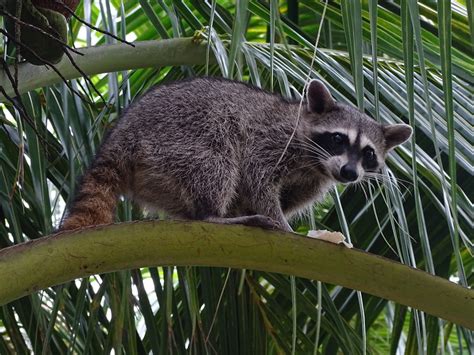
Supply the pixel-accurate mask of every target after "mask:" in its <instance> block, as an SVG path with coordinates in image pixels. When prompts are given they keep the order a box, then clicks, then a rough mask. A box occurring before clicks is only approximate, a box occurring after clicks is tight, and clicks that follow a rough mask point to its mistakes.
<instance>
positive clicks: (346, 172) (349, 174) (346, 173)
mask: <svg viewBox="0 0 474 355" xmlns="http://www.w3.org/2000/svg"><path fill="white" fill-rule="evenodd" d="M341 177H342V178H343V179H344V180H347V181H355V180H357V177H358V175H357V171H356V169H354V167H352V166H350V165H349V164H346V165H344V166H343V167H342V168H341Z"/></svg>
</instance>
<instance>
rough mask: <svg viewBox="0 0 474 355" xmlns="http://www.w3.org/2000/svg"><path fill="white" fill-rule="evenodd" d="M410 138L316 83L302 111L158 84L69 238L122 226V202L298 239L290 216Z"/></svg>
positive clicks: (118, 136)
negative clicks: (80, 231)
mask: <svg viewBox="0 0 474 355" xmlns="http://www.w3.org/2000/svg"><path fill="white" fill-rule="evenodd" d="M411 133H412V129H411V127H410V126H408V125H405V124H394V125H381V124H379V123H377V122H376V121H374V120H373V119H371V118H369V117H368V116H367V115H365V114H364V113H362V112H360V111H359V110H357V109H355V108H353V107H350V106H348V105H344V104H342V103H336V102H335V100H334V99H333V98H332V96H331V94H330V92H329V90H328V89H327V87H326V86H325V85H324V84H323V82H321V81H319V80H313V81H311V82H310V83H309V85H308V87H307V94H306V97H305V100H304V102H303V105H302V106H300V102H299V100H298V101H296V100H289V99H286V98H283V97H281V96H280V95H277V94H273V93H270V92H267V91H264V90H262V89H259V88H256V87H253V86H250V85H248V84H244V83H241V82H236V81H231V80H225V79H217V78H209V77H205V78H195V79H191V80H185V81H180V82H173V83H170V84H166V85H161V86H159V87H156V88H154V89H152V90H151V91H149V92H148V93H146V94H145V95H144V96H142V97H141V98H140V99H138V100H137V101H136V102H135V103H134V104H133V105H131V107H129V109H128V110H127V111H126V112H125V113H124V114H123V116H122V117H121V118H120V119H119V121H118V123H117V124H116V126H115V127H114V128H113V129H112V130H111V132H110V133H109V134H108V136H107V137H106V139H105V140H104V142H103V144H102V145H101V147H100V149H99V151H98V153H97V155H96V157H95V160H94V161H93V163H92V165H91V166H90V168H89V169H88V170H87V172H86V173H85V175H84V176H83V178H82V182H81V183H80V185H79V189H78V192H77V195H76V196H75V199H74V200H73V203H72V205H71V208H70V210H69V212H68V213H67V215H66V218H65V219H64V220H63V222H62V223H61V226H60V230H71V229H77V228H81V227H85V226H90V225H98V224H105V223H111V222H113V220H114V209H115V206H116V202H117V198H118V197H119V196H120V195H123V196H126V197H128V198H130V199H132V200H133V201H134V202H135V203H137V204H138V205H140V206H142V207H144V208H147V209H148V210H163V211H165V212H166V213H167V214H169V215H170V216H172V217H174V218H178V219H191V220H204V221H210V222H217V223H225V224H230V223H238V224H245V225H252V226H261V227H265V228H278V229H282V230H285V231H292V229H291V227H290V225H289V223H288V220H289V219H290V218H291V217H292V216H294V215H295V214H297V213H298V212H300V211H302V210H304V209H305V208H307V207H308V206H309V205H311V204H312V203H314V202H315V201H317V200H318V199H321V198H322V197H323V196H324V194H325V193H326V192H327V191H328V190H329V189H330V188H331V187H333V186H334V185H335V184H337V183H343V184H348V183H356V182H358V181H360V180H362V179H364V178H365V177H366V176H367V175H368V174H370V173H374V172H377V171H379V170H380V169H381V168H382V167H383V166H384V161H385V157H386V155H387V153H388V152H389V151H390V150H391V149H392V148H394V147H395V146H397V145H399V144H401V143H403V142H404V141H406V140H407V139H408V138H409V137H410V135H411ZM290 138H291V139H290Z"/></svg>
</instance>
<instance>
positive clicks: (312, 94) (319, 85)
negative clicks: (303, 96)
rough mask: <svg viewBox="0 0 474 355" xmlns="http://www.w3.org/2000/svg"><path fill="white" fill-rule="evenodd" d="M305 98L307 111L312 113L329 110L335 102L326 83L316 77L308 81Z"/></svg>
mask: <svg viewBox="0 0 474 355" xmlns="http://www.w3.org/2000/svg"><path fill="white" fill-rule="evenodd" d="M307 99H308V111H309V112H314V113H323V112H327V111H330V110H331V109H332V108H333V107H334V105H335V104H336V102H335V101H334V99H333V98H332V96H331V93H330V92H329V90H328V88H327V87H326V85H324V83H323V82H322V81H320V80H316V79H313V80H311V81H310V82H309V85H308V94H307Z"/></svg>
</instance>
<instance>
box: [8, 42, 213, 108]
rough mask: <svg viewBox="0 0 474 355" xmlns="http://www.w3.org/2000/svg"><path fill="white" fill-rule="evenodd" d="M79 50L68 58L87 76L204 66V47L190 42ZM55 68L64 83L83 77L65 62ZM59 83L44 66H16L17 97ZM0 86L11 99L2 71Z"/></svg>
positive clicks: (58, 78)
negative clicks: (173, 67) (64, 80)
mask: <svg viewBox="0 0 474 355" xmlns="http://www.w3.org/2000/svg"><path fill="white" fill-rule="evenodd" d="M79 50H80V52H81V53H82V55H78V54H76V53H73V54H71V57H72V58H73V61H74V62H75V63H76V64H77V65H78V66H79V67H80V68H81V69H82V71H83V72H84V73H85V74H87V75H94V74H100V73H110V72H115V71H122V70H131V69H138V68H148V67H162V66H167V65H199V64H205V61H206V45H205V43H204V42H203V43H197V42H196V40H195V39H193V38H176V39H168V40H158V41H142V42H137V43H135V47H131V46H129V45H127V44H122V43H120V44H109V45H102V46H96V47H87V48H79ZM55 68H56V69H57V70H58V71H59V72H60V73H61V75H62V76H63V77H64V78H65V79H74V78H78V77H81V76H82V75H83V74H81V73H80V72H79V71H78V70H77V69H76V68H75V67H74V66H73V65H72V64H71V62H70V61H69V60H68V59H67V58H63V59H62V60H61V61H60V62H59V63H58V64H56V65H55ZM61 81H62V79H61V78H60V77H59V76H58V74H57V73H55V72H53V71H52V70H50V69H48V68H46V67H44V66H41V67H38V66H35V65H31V64H28V63H22V64H20V65H19V66H18V91H19V92H20V93H21V94H23V93H25V92H28V91H30V90H33V89H36V88H39V87H43V86H48V85H52V84H56V83H59V82H61ZM0 85H2V86H3V87H4V88H5V91H6V93H7V94H8V95H10V96H13V95H14V90H13V88H12V86H11V83H10V81H9V80H8V78H7V76H6V73H5V72H4V71H3V70H0ZM5 101H7V99H6V97H4V96H3V95H2V94H0V102H5Z"/></svg>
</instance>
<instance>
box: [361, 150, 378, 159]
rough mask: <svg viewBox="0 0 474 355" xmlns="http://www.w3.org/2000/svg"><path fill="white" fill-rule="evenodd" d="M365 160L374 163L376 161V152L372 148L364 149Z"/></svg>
mask: <svg viewBox="0 0 474 355" xmlns="http://www.w3.org/2000/svg"><path fill="white" fill-rule="evenodd" d="M364 158H365V159H366V160H367V161H369V162H370V161H374V160H375V159H376V156H375V152H374V150H373V149H372V148H365V149H364Z"/></svg>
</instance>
